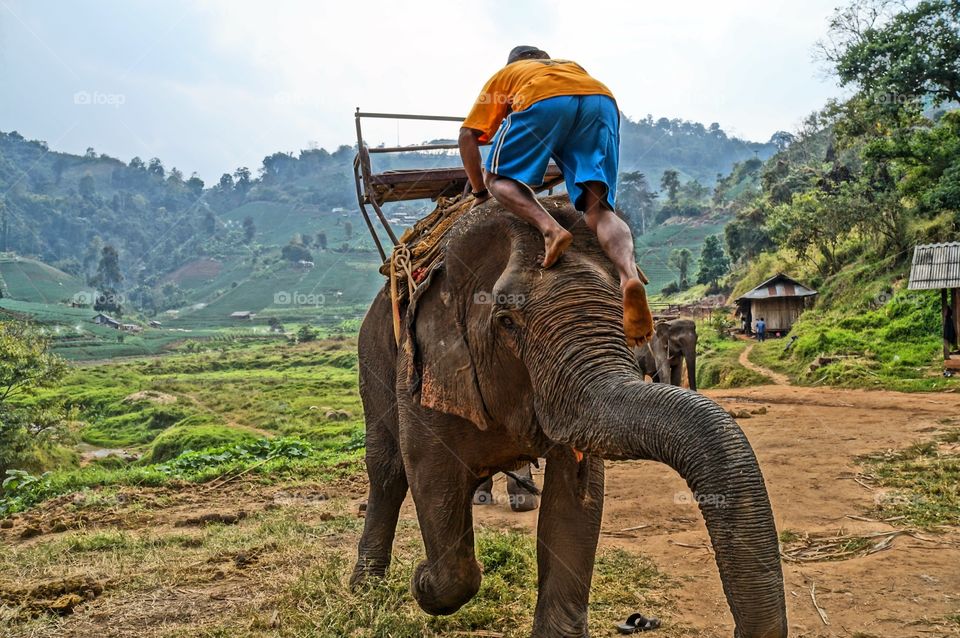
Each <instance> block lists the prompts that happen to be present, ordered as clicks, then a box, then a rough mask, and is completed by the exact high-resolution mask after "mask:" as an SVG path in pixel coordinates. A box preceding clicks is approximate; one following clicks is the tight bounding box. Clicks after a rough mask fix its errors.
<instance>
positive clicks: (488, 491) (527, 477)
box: [473, 463, 540, 512]
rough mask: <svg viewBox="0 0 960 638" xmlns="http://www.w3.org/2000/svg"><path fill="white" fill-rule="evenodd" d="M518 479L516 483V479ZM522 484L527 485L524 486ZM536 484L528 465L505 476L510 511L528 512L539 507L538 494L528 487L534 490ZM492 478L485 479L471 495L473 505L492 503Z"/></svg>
mask: <svg viewBox="0 0 960 638" xmlns="http://www.w3.org/2000/svg"><path fill="white" fill-rule="evenodd" d="M518 478H519V479H520V481H518V480H517V479H518ZM521 481H523V483H527V485H524V484H523V483H522V482H521ZM536 485H537V484H536V482H535V481H534V479H533V470H532V469H531V466H530V464H529V463H528V464H527V465H526V467H523V468H521V469H519V470H517V471H516V472H511V473H510V474H508V475H507V496H508V498H509V501H510V509H512V510H513V511H514V512H530V511H533V510H535V509H537V507H539V505H540V494H539V491H538V492H532V491H531V490H530V487H529V486H533V487H534V488H536ZM492 490H493V476H489V477H487V480H485V481H484V482H483V483H481V484H480V487H478V488H477V491H476V492H474V493H473V504H474V505H490V504H491V503H493V491H492Z"/></svg>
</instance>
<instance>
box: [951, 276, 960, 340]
mask: <svg viewBox="0 0 960 638" xmlns="http://www.w3.org/2000/svg"><path fill="white" fill-rule="evenodd" d="M950 296H951V297H952V301H953V332H954V334H956V335H958V336H960V288H954V289H952V290H951V291H950ZM958 341H960V339H958ZM958 345H960V344H958Z"/></svg>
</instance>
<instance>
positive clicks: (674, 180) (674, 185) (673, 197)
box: [660, 168, 680, 204]
mask: <svg viewBox="0 0 960 638" xmlns="http://www.w3.org/2000/svg"><path fill="white" fill-rule="evenodd" d="M660 188H662V189H663V190H665V191H667V201H668V202H670V203H671V204H676V203H677V191H678V190H680V175H679V173H677V171H675V170H673V169H672V168H668V169H667V170H665V171H663V177H661V178H660Z"/></svg>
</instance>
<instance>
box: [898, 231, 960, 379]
mask: <svg viewBox="0 0 960 638" xmlns="http://www.w3.org/2000/svg"><path fill="white" fill-rule="evenodd" d="M908 288H909V289H910V290H939V291H940V317H941V320H942V325H943V328H942V331H943V334H942V336H943V371H944V374H947V375H952V374H954V373H956V372H957V371H960V348H958V343H957V342H958V337H957V335H958V334H960V242H950V243H947V244H924V245H922V246H917V247H915V248H914V249H913V264H912V265H911V266H910V284H909V286H908Z"/></svg>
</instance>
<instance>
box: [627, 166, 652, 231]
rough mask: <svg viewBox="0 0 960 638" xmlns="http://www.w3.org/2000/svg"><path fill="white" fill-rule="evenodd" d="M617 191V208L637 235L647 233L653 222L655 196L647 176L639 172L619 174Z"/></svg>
mask: <svg viewBox="0 0 960 638" xmlns="http://www.w3.org/2000/svg"><path fill="white" fill-rule="evenodd" d="M619 182H620V185H619V188H618V189H617V208H618V209H620V210H623V211H625V212H626V215H627V221H628V223H629V222H633V223H632V224H630V226H631V227H632V228H633V230H634V232H635V233H637V234H638V235H643V234H645V233H646V232H647V228H648V227H649V226H650V224H651V223H652V222H653V203H654V201H656V199H657V194H656V193H654V192H653V191H651V190H650V185H649V184H648V183H647V176H646V175H644V174H643V173H641V172H640V171H631V172H627V173H621V174H620V179H619Z"/></svg>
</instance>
